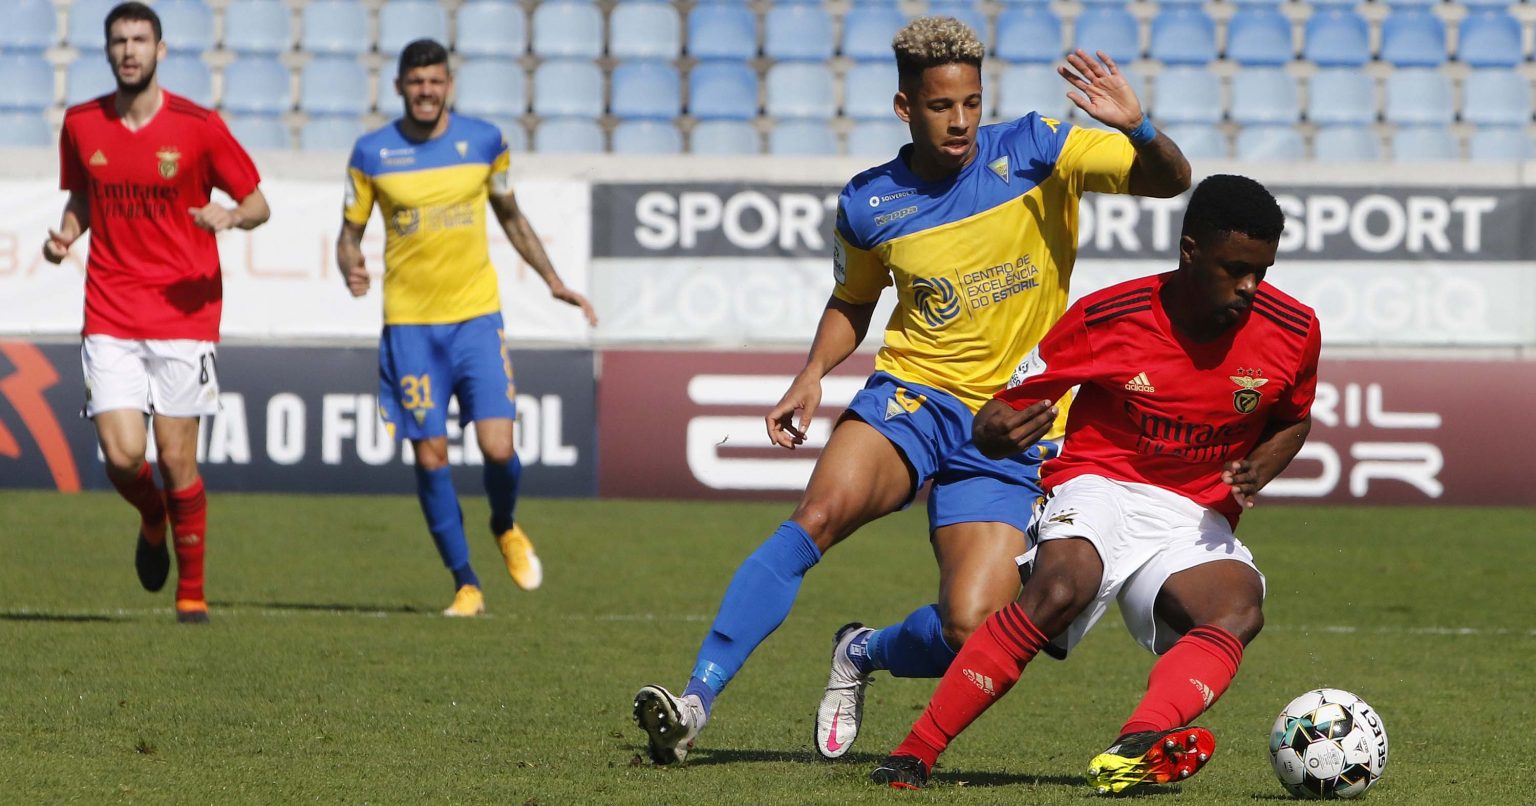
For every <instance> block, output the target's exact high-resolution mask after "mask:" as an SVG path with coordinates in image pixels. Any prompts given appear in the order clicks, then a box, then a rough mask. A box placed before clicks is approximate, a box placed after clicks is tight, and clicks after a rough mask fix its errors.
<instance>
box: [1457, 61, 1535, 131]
mask: <svg viewBox="0 0 1536 806" xmlns="http://www.w3.org/2000/svg"><path fill="white" fill-rule="evenodd" d="M1461 119H1462V120H1465V121H1466V122H1468V123H1475V124H1477V125H1479V126H1524V125H1526V124H1528V123H1530V122H1531V83H1530V81H1528V80H1526V78H1525V77H1524V76H1522V75H1520V73H1519V72H1518V71H1515V70H1503V69H1498V68H1493V69H1488V70H1473V71H1472V72H1471V74H1469V75H1468V76H1467V78H1466V80H1465V81H1463V82H1462V84H1461Z"/></svg>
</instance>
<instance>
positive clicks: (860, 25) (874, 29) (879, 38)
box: [839, 6, 907, 62]
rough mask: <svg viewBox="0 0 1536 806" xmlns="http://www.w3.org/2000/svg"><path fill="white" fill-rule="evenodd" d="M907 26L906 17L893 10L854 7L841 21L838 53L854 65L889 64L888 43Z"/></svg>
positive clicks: (891, 8)
mask: <svg viewBox="0 0 1536 806" xmlns="http://www.w3.org/2000/svg"><path fill="white" fill-rule="evenodd" d="M906 24H907V17H906V15H905V14H902V13H901V12H900V11H897V10H896V9H895V8H894V7H885V6H875V7H870V6H854V7H853V8H851V9H849V10H848V14H847V15H846V16H844V17H843V44H842V47H841V48H839V52H841V53H842V54H843V55H844V56H847V57H848V58H850V59H853V60H854V61H861V62H867V61H890V60H891V39H892V38H894V37H895V36H896V32H897V31H900V30H901V29H902V26H904V25H906Z"/></svg>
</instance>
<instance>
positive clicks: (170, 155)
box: [155, 146, 181, 179]
mask: <svg viewBox="0 0 1536 806" xmlns="http://www.w3.org/2000/svg"><path fill="white" fill-rule="evenodd" d="M155 158H156V159H158V160H160V178H161V179H175V178H176V172H177V171H178V170H180V167H181V152H180V151H177V150H176V149H175V148H174V147H171V146H167V147H165V148H162V149H160V150H159V151H156V152H155Z"/></svg>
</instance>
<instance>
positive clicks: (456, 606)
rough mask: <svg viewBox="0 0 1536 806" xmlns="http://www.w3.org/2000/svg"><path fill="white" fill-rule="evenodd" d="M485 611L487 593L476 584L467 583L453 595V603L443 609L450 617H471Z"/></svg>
mask: <svg viewBox="0 0 1536 806" xmlns="http://www.w3.org/2000/svg"><path fill="white" fill-rule="evenodd" d="M484 612H485V595H484V594H482V593H481V592H480V589H479V588H477V587H475V586H474V585H465V586H464V587H462V588H459V592H458V593H455V594H454V595H453V604H451V605H448V609H447V610H444V611H443V615H445V616H448V617H449V618H469V617H471V616H478V615H480V614H481V613H484Z"/></svg>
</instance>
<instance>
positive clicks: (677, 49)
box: [608, 0, 683, 151]
mask: <svg viewBox="0 0 1536 806" xmlns="http://www.w3.org/2000/svg"><path fill="white" fill-rule="evenodd" d="M682 52H683V34H682V23H681V22H680V21H679V20H678V18H677V11H676V10H675V9H673V8H672V6H671V4H670V3H661V2H650V0H637V2H621V3H619V4H618V5H617V6H614V7H613V14H612V15H611V16H609V17H608V55H609V56H612V57H614V58H615V59H676V58H677V57H678V55H679V54H680V53H682ZM614 150H615V151H617V150H618V146H617V140H615V146H614Z"/></svg>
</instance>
